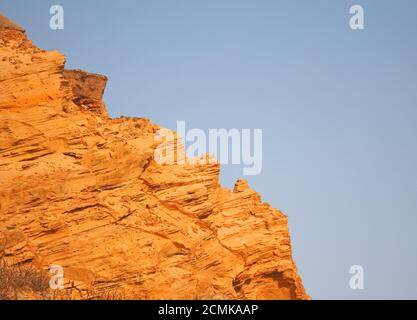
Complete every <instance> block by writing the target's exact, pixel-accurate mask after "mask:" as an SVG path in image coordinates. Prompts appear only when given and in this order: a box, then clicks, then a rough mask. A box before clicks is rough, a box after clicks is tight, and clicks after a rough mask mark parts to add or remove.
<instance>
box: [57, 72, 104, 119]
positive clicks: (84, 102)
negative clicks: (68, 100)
mask: <svg viewBox="0 0 417 320" xmlns="http://www.w3.org/2000/svg"><path fill="white" fill-rule="evenodd" d="M63 75H64V78H65V79H66V80H67V81H68V82H69V84H70V86H71V90H72V93H73V96H74V99H73V101H74V103H75V104H76V105H78V106H79V107H81V108H84V109H87V110H90V111H93V112H96V113H98V114H101V115H104V116H107V111H106V107H105V105H104V103H103V94H104V89H105V88H106V84H107V77H106V76H103V75H100V74H95V73H89V72H86V71H82V70H64V73H63Z"/></svg>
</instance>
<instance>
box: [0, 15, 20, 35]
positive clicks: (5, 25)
mask: <svg viewBox="0 0 417 320" xmlns="http://www.w3.org/2000/svg"><path fill="white" fill-rule="evenodd" d="M1 29H7V30H15V31H19V32H25V29H24V28H22V27H21V26H19V25H18V24H16V23H14V22H13V21H11V20H10V19H9V18H7V17H5V16H3V15H2V14H1V13H0V30H1Z"/></svg>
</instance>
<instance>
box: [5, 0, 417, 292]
mask: <svg viewBox="0 0 417 320" xmlns="http://www.w3.org/2000/svg"><path fill="white" fill-rule="evenodd" d="M54 4H61V5H62V6H63V7H64V9H65V29H64V30H58V31H53V30H51V29H50V28H49V18H50V14H49V8H50V6H51V5H54ZM354 4H360V5H362V6H363V7H364V10H365V29H364V30H361V31H353V30H351V29H350V28H349V18H350V14H349V8H350V6H351V5H354ZM0 11H2V12H3V13H5V14H6V15H7V16H8V17H9V18H12V19H13V20H15V21H17V22H18V23H20V24H21V25H23V26H24V27H26V29H27V30H28V34H29V36H30V38H31V39H32V40H33V41H34V42H35V43H36V44H37V45H38V46H40V47H42V48H45V49H48V50H52V49H56V50H59V51H61V52H62V53H64V54H65V55H66V57H67V66H68V68H81V69H85V70H88V71H91V72H97V73H102V74H105V75H107V76H108V77H109V83H108V86H107V89H106V93H105V101H106V104H107V107H108V111H109V113H110V114H111V115H112V116H120V115H126V116H139V117H148V118H150V119H151V120H152V121H153V122H155V123H157V124H160V125H163V126H165V127H168V128H171V129H175V127H176V121H177V120H185V121H186V122H187V127H188V128H202V129H205V130H208V129H209V128H229V129H230V128H262V129H263V171H262V174H260V175H259V176H255V177H250V178H249V182H250V184H251V186H252V187H253V188H254V189H256V190H258V191H259V192H260V194H261V195H262V196H263V199H264V200H265V201H267V202H269V203H271V204H272V205H273V206H274V207H277V208H279V209H281V210H282V211H284V212H285V213H286V214H287V215H288V216H289V224H290V231H291V236H292V244H293V250H294V257H295V260H296V263H297V265H298V268H299V272H300V274H301V276H302V279H303V282H304V285H305V287H306V289H307V290H308V292H309V293H310V294H311V296H312V297H313V298H316V299H320V298H331V299H333V298H334V299H338V298H346V299H362V298H394V299H395V298H414V299H415V298H417V271H416V270H417V257H416V253H417V233H416V231H415V229H416V227H417V166H416V164H417V68H416V67H417V65H416V64H417V59H416V57H417V36H416V32H417V19H416V17H417V2H416V1H413V0H399V1H387V0H380V1H361V0H356V1H344V0H338V1H334V0H327V1H324V0H317V1H308V0H304V1H301V0H298V1H289V0H286V1H273V0H259V1H255V0H252V1H248V0H228V1H220V0H210V1H208V0H205V1H202V0H194V1H185V0H173V1H168V0H165V1H161V0H148V1H133V0H132V1H128V0H125V1H119V2H116V1H94V0H85V1H74V0H72V1H68V0H60V1H47V0H36V1H35V0H3V1H0ZM241 176H242V166H232V165H225V166H223V167H222V175H221V180H222V183H223V184H224V185H225V186H229V187H231V186H233V184H234V182H235V181H236V179H237V178H239V177H241ZM355 264H359V265H362V266H363V267H364V271H365V290H363V291H353V290H351V289H350V287H349V278H350V274H349V268H350V266H352V265H355Z"/></svg>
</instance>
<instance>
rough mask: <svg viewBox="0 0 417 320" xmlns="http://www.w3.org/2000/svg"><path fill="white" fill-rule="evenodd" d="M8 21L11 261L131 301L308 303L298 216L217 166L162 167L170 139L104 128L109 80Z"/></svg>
mask: <svg viewBox="0 0 417 320" xmlns="http://www.w3.org/2000/svg"><path fill="white" fill-rule="evenodd" d="M64 65H65V58H64V56H63V55H62V54H60V53H59V52H57V51H51V52H50V51H44V50H41V49H39V48H37V47H36V46H34V45H33V44H32V43H31V42H30V41H29V40H28V39H27V37H26V35H25V31H24V29H23V28H21V27H19V26H17V25H15V24H14V23H12V22H11V21H10V20H8V19H6V18H4V17H1V18H0V66H1V67H0V255H1V256H4V257H5V258H6V259H9V260H10V261H14V262H15V263H32V264H33V265H35V266H37V267H38V268H48V266H50V265H61V266H63V268H64V270H65V274H64V276H65V281H66V285H67V286H69V285H71V286H74V287H76V288H77V290H78V289H79V290H80V292H82V290H88V289H89V288H94V289H95V290H108V289H109V288H112V289H114V288H117V290H121V291H123V293H124V294H125V297H128V298H134V299H196V298H203V299H204V298H206V299H210V298H216V297H217V298H219V297H221V298H225V297H227V298H237V299H307V298H309V297H308V295H307V294H306V292H305V290H304V288H303V285H302V283H301V280H300V277H299V276H298V273H297V268H296V266H295V264H294V262H293V259H292V256H291V244H290V236H289V232H288V226H287V217H286V216H285V215H284V214H283V213H282V212H280V211H278V210H276V209H274V208H272V207H271V206H270V205H269V204H267V203H263V202H262V201H261V199H260V196H259V195H258V194H257V193H256V192H255V191H254V190H252V189H251V188H250V187H249V186H248V184H247V182H246V181H244V180H239V181H238V182H237V183H236V186H235V189H234V190H233V191H231V190H228V189H225V188H222V187H221V186H220V184H219V170H220V168H219V165H218V164H207V165H201V164H198V165H197V164H196V165H192V164H172V165H159V164H158V163H156V162H155V161H154V159H153V156H154V150H155V148H156V147H157V146H158V144H157V143H155V139H154V135H155V133H156V132H157V131H158V130H159V129H160V128H159V127H158V126H157V125H155V124H152V123H151V122H150V121H149V120H148V119H141V118H120V119H111V118H109V117H108V116H107V112H106V110H105V105H104V103H103V102H102V95H103V91H104V87H105V84H106V80H107V79H106V78H105V77H103V76H100V75H94V74H90V73H86V72H83V71H80V70H72V71H67V70H65V69H64Z"/></svg>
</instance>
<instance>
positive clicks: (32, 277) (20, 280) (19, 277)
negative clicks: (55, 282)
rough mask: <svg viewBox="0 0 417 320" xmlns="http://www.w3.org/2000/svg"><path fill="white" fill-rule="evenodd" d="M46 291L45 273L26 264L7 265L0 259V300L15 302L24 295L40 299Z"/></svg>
mask: <svg viewBox="0 0 417 320" xmlns="http://www.w3.org/2000/svg"><path fill="white" fill-rule="evenodd" d="M48 289H49V278H48V275H47V274H46V273H44V272H42V271H39V270H37V269H35V268H34V267H33V266H31V265H28V264H25V265H20V264H8V263H7V262H6V261H5V260H4V259H0V300H16V299H19V298H20V297H22V296H25V295H33V296H39V297H42V296H44V295H45V294H46V293H47V291H48Z"/></svg>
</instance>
